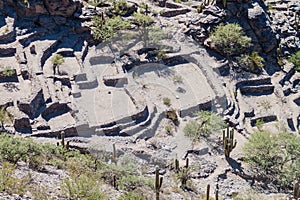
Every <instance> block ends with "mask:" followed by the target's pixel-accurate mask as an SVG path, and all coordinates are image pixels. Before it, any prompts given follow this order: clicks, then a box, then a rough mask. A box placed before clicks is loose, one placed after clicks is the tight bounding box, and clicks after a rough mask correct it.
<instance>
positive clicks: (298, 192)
mask: <svg viewBox="0 0 300 200" xmlns="http://www.w3.org/2000/svg"><path fill="white" fill-rule="evenodd" d="M299 197H300V186H299V183H298V181H296V182H295V184H294V199H298V198H299Z"/></svg>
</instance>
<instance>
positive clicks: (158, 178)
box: [154, 167, 163, 200]
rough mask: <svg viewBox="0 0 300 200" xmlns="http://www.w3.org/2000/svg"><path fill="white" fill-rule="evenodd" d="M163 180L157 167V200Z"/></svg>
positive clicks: (157, 199) (155, 187) (155, 186)
mask: <svg viewBox="0 0 300 200" xmlns="http://www.w3.org/2000/svg"><path fill="white" fill-rule="evenodd" d="M162 182H163V177H159V169H158V167H156V170H155V185H154V189H155V196H156V200H159V193H160V189H161V185H162Z"/></svg>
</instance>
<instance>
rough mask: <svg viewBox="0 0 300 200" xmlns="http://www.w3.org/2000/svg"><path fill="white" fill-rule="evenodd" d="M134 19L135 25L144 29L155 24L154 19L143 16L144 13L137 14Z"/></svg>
mask: <svg viewBox="0 0 300 200" xmlns="http://www.w3.org/2000/svg"><path fill="white" fill-rule="evenodd" d="M133 19H134V21H135V23H137V24H138V25H139V26H143V27H145V26H149V25H150V24H152V23H153V22H154V20H153V18H152V17H150V16H148V15H145V14H142V13H139V12H135V13H134V14H133Z"/></svg>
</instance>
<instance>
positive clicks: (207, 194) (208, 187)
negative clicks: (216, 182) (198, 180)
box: [206, 184, 210, 200]
mask: <svg viewBox="0 0 300 200" xmlns="http://www.w3.org/2000/svg"><path fill="white" fill-rule="evenodd" d="M209 190H210V185H209V184H208V185H207V187H206V200H209Z"/></svg>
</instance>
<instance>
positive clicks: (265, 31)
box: [248, 3, 277, 53]
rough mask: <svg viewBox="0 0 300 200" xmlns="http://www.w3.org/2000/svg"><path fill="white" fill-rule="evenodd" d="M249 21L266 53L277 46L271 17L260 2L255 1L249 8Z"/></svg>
mask: <svg viewBox="0 0 300 200" xmlns="http://www.w3.org/2000/svg"><path fill="white" fill-rule="evenodd" d="M248 22H249V24H250V26H251V28H252V30H253V31H254V33H255V35H256V36H257V38H258V40H259V42H260V43H261V46H262V48H263V50H264V51H265V52H266V53H268V52H270V51H272V50H273V49H274V48H275V47H277V40H276V37H275V33H274V31H273V30H272V28H271V22H270V19H269V17H268V15H267V14H266V13H265V11H264V9H263V8H262V7H261V6H260V5H259V4H258V3H254V4H253V8H249V9H248Z"/></svg>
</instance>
